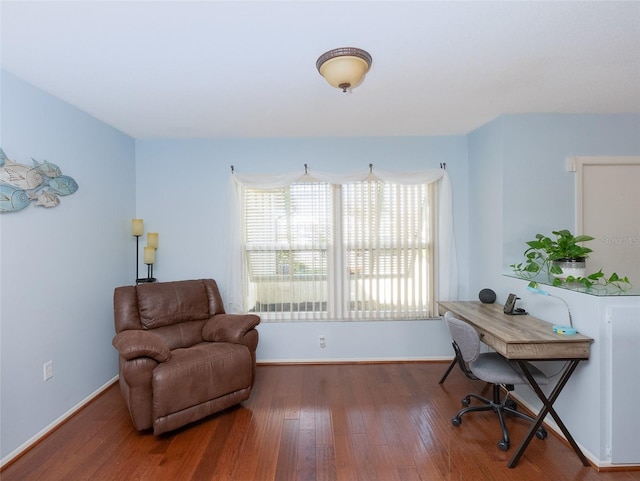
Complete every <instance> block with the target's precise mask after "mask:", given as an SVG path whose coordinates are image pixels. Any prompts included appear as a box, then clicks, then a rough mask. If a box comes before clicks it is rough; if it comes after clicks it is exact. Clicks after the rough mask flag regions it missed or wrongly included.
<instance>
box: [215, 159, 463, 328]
mask: <svg viewBox="0 0 640 481" xmlns="http://www.w3.org/2000/svg"><path fill="white" fill-rule="evenodd" d="M436 174H437V175H434V176H433V177H435V179H434V178H430V177H428V178H426V179H425V181H424V182H421V183H407V182H406V181H405V183H398V182H388V181H385V180H381V179H380V177H381V176H380V175H378V173H376V176H375V177H374V176H371V175H370V176H364V177H365V179H364V180H354V179H353V178H352V177H349V178H347V179H346V180H340V181H336V180H335V177H336V176H333V177H331V176H329V175H328V174H327V176H329V178H328V179H325V178H323V176H322V175H317V174H314V176H313V178H311V177H310V176H304V177H303V179H299V178H294V177H292V178H291V179H290V180H287V181H283V180H282V179H281V178H280V179H277V181H275V182H270V183H265V182H260V181H253V182H248V181H246V180H245V181H242V179H241V180H240V181H238V179H237V178H236V179H234V180H235V181H236V182H235V184H234V188H235V194H236V196H235V197H236V199H235V200H236V203H237V205H236V206H235V208H236V209H237V215H236V213H234V212H233V211H232V212H231V219H232V221H233V220H239V222H238V223H237V225H234V226H232V229H231V231H232V232H233V231H234V229H235V230H237V232H236V234H235V235H233V234H232V235H231V237H232V244H233V246H232V249H231V251H230V256H231V257H230V259H231V260H230V262H231V264H232V267H231V269H230V276H231V277H230V285H232V286H233V285H235V286H237V288H239V289H240V291H241V297H238V298H237V299H236V301H237V303H239V304H240V305H239V308H238V309H237V310H238V311H245V312H246V311H251V312H256V313H258V314H260V316H261V317H262V318H263V319H264V320H265V321H269V320H290V319H291V320H307V319H308V320H324V319H345V320H367V319H416V318H417V319H424V318H428V317H433V315H434V314H435V313H434V304H435V302H434V301H435V291H436V289H435V284H436V283H435V279H436V278H437V276H436V271H437V267H439V266H438V265H437V264H438V262H436V259H439V258H438V257H437V256H436V255H434V254H435V253H436V249H435V239H436V238H437V237H436V235H435V234H436V233H438V232H437V231H438V230H439V229H438V226H439V225H440V224H439V223H438V217H440V212H441V209H440V205H439V204H440V202H436V199H437V198H439V197H438V196H437V195H436V194H437V193H438V185H439V184H438V182H435V180H439V179H440V178H442V177H443V174H442V172H437V173H436ZM234 176H236V177H237V174H235V175H234ZM404 179H409V180H410V181H412V182H414V181H415V178H414V176H413V175H412V176H409V175H406V176H405V177H404ZM446 225H450V222H448V223H446ZM442 239H445V241H446V242H448V240H447V239H450V240H451V243H452V241H453V238H452V236H450V237H446V236H445V237H442V236H441V237H438V240H439V241H442ZM450 247H451V246H450ZM234 249H235V250H234ZM453 250H454V249H453V248H450V249H446V251H447V252H452V251H453ZM234 260H236V261H238V262H237V263H234ZM440 263H441V261H440ZM440 267H442V266H440ZM238 271H239V272H238ZM234 282H235V284H234ZM440 294H442V293H440ZM446 295H447V293H445V297H446ZM440 298H443V297H442V296H440ZM225 303H226V302H225Z"/></svg>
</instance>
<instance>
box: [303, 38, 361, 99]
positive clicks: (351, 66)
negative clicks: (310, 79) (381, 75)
mask: <svg viewBox="0 0 640 481" xmlns="http://www.w3.org/2000/svg"><path fill="white" fill-rule="evenodd" d="M371 61H372V59H371V55H369V53H368V52H365V51H364V50H362V49H360V48H353V47H343V48H335V49H333V50H329V51H328V52H325V53H323V54H322V55H320V57H319V58H318V60H317V61H316V68H317V69H318V72H320V75H322V76H323V77H324V78H325V79H326V80H327V82H329V83H330V84H331V85H333V86H334V87H336V88H339V89H342V91H343V92H346V91H347V89H352V88H355V87H357V86H358V85H360V84H361V83H362V81H363V80H364V76H365V74H366V73H367V72H368V71H369V68H370V67H371Z"/></svg>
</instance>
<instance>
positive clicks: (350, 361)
mask: <svg viewBox="0 0 640 481" xmlns="http://www.w3.org/2000/svg"><path fill="white" fill-rule="evenodd" d="M429 361H451V356H433V357H397V358H396V357H386V358H379V357H344V358H341V357H332V358H327V357H319V358H309V359H307V358H305V359H257V360H256V364H258V365H260V364H357V363H371V364H374V363H376V362H379V363H385V362H429Z"/></svg>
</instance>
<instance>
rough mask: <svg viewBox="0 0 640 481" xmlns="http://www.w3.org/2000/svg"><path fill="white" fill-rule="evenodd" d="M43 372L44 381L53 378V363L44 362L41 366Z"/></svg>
mask: <svg viewBox="0 0 640 481" xmlns="http://www.w3.org/2000/svg"><path fill="white" fill-rule="evenodd" d="M42 368H43V371H44V380H45V381H47V380H49V379H51V378H52V377H53V361H49V362H45V363H44V366H42Z"/></svg>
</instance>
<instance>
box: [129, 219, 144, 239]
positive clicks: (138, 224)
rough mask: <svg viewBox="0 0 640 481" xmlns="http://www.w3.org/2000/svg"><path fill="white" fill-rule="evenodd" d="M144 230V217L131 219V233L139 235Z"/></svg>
mask: <svg viewBox="0 0 640 481" xmlns="http://www.w3.org/2000/svg"><path fill="white" fill-rule="evenodd" d="M143 232H144V221H143V220H142V219H131V234H132V235H134V236H136V237H138V236H141V235H142V233H143Z"/></svg>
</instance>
